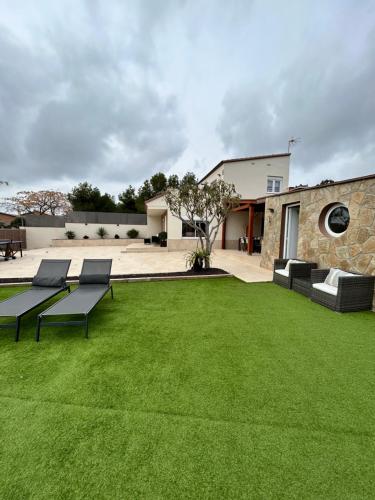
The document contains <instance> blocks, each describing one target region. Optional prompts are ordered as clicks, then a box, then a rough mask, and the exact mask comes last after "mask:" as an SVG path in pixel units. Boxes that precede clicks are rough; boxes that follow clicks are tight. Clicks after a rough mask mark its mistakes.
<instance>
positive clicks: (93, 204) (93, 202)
mask: <svg viewBox="0 0 375 500" xmlns="http://www.w3.org/2000/svg"><path fill="white" fill-rule="evenodd" d="M68 200H69V201H70V203H71V204H72V207H73V210H76V211H80V210H81V211H84V212H115V211H116V204H115V202H114V200H113V197H112V196H111V195H109V194H108V193H104V194H101V192H100V190H99V188H97V187H93V186H92V185H91V184H89V183H88V182H81V183H80V184H78V186H75V187H74V188H73V189H72V191H71V192H70V193H69V194H68Z"/></svg>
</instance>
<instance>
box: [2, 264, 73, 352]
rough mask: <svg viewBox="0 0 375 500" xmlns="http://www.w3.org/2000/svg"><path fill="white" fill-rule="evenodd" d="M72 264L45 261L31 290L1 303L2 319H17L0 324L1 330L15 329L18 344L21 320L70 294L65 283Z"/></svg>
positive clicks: (35, 277)
mask: <svg viewBox="0 0 375 500" xmlns="http://www.w3.org/2000/svg"><path fill="white" fill-rule="evenodd" d="M70 262H71V261H70V260H52V259H43V260H42V262H41V263H40V266H39V269H38V272H37V274H36V275H35V276H34V279H33V281H32V284H31V288H30V289H29V290H26V291H24V292H20V293H17V294H16V295H13V297H10V298H9V299H6V300H3V301H2V302H0V317H4V318H15V322H14V323H6V324H5V323H0V328H15V330H16V337H15V340H16V342H17V341H18V340H19V336H20V327H21V318H22V317H23V316H24V315H25V314H27V313H29V312H30V311H32V310H33V309H35V308H36V307H38V306H40V305H41V304H43V303H44V302H46V301H47V300H50V299H51V298H52V297H54V296H55V295H58V294H59V293H61V292H63V291H64V290H68V292H70V287H69V286H68V285H67V284H66V281H65V280H66V276H67V274H68V270H69V266H70Z"/></svg>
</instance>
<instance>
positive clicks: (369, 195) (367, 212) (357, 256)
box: [261, 178, 375, 305]
mask: <svg viewBox="0 0 375 500" xmlns="http://www.w3.org/2000/svg"><path fill="white" fill-rule="evenodd" d="M295 202H300V219H299V235H298V257H299V258H301V259H305V260H313V261H314V262H317V263H318V266H319V267H320V268H327V267H340V268H342V269H344V270H346V271H350V270H352V271H357V272H360V273H364V274H371V275H375V179H374V178H372V179H362V180H361V179H359V180H357V181H352V182H348V183H343V184H336V185H332V186H330V185H328V186H325V187H320V188H317V189H310V190H306V191H300V192H294V193H286V194H284V195H281V196H274V197H270V198H267V200H266V207H265V227H264V240H263V245H262V260H261V266H262V267H266V268H268V269H272V266H273V261H274V259H275V258H278V257H279V256H280V255H279V250H280V235H281V218H282V206H283V205H285V204H290V203H295ZM332 203H343V204H344V205H346V206H347V207H348V208H349V214H350V223H349V227H348V230H347V231H346V232H345V233H344V234H343V235H342V236H340V237H338V238H335V237H332V236H328V235H325V234H323V233H322V231H321V230H320V228H319V217H320V214H321V212H322V210H323V209H324V208H325V207H326V206H327V205H329V204H332ZM269 209H273V210H274V212H273V213H272V212H271V211H270V210H269ZM374 305H375V300H374Z"/></svg>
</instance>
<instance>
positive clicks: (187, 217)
mask: <svg viewBox="0 0 375 500" xmlns="http://www.w3.org/2000/svg"><path fill="white" fill-rule="evenodd" d="M165 200H166V202H167V205H168V208H169V209H170V211H171V212H172V214H173V215H174V216H175V217H178V218H179V219H180V220H181V221H183V222H185V223H187V224H188V225H189V226H191V227H192V228H194V229H195V231H196V233H197V235H198V237H199V243H200V246H201V250H202V251H203V252H204V256H205V267H209V266H210V255H211V251H212V246H213V244H214V242H215V239H216V237H217V233H218V230H219V227H220V225H221V224H222V223H223V222H224V221H225V219H226V218H227V216H228V213H229V212H230V211H231V210H232V208H234V207H236V206H238V204H239V200H240V198H239V195H238V194H237V193H236V191H235V188H234V185H233V184H229V183H227V182H225V181H224V180H223V179H222V178H221V177H219V178H218V179H216V180H214V181H213V182H211V183H210V184H208V183H205V184H201V185H199V184H198V183H197V179H196V177H195V175H194V174H193V173H191V172H188V173H187V174H186V175H185V176H184V177H183V179H182V181H181V183H180V186H179V187H178V188H177V189H176V188H168V189H167V192H166V194H165ZM197 221H203V222H204V223H205V224H198V223H197Z"/></svg>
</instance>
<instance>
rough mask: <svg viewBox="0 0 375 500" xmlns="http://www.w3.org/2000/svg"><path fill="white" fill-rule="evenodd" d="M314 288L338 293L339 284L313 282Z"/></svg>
mask: <svg viewBox="0 0 375 500" xmlns="http://www.w3.org/2000/svg"><path fill="white" fill-rule="evenodd" d="M313 288H316V289H317V290H320V291H321V292H325V293H329V294H331V295H337V286H332V285H327V284H326V283H313Z"/></svg>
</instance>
